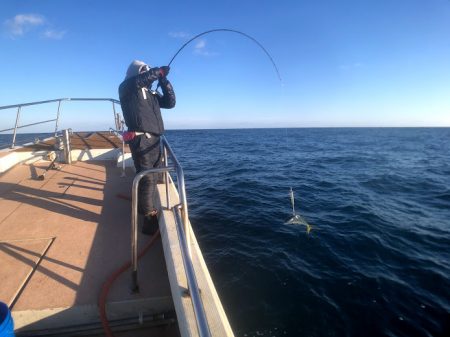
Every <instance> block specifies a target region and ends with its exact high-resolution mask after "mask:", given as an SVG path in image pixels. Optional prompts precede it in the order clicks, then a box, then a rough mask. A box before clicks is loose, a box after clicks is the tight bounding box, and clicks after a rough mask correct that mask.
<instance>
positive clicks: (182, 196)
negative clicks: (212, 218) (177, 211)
mask: <svg viewBox="0 0 450 337" xmlns="http://www.w3.org/2000/svg"><path fill="white" fill-rule="evenodd" d="M176 170H177V180H178V184H179V185H178V193H179V194H180V202H181V204H182V206H183V207H182V209H181V216H182V218H183V224H184V233H185V235H186V245H187V248H188V252H189V258H192V252H191V231H190V226H189V215H188V208H187V200H186V193H185V191H186V190H185V184H184V174H183V169H182V168H181V166H179V165H177V167H176Z"/></svg>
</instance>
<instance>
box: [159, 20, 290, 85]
mask: <svg viewBox="0 0 450 337" xmlns="http://www.w3.org/2000/svg"><path fill="white" fill-rule="evenodd" d="M214 32H229V33H236V34H239V35H242V36H245V37H246V38H248V39H250V40H251V41H253V42H254V43H256V44H257V45H258V46H259V47H260V48H261V49H262V50H263V51H264V53H265V54H266V55H267V57H268V58H269V59H270V62H271V63H272V65H273V67H274V69H275V71H276V73H277V76H278V79H279V80H280V82H281V83H282V82H283V81H282V79H281V75H280V72H279V70H278V67H277V65H276V63H275V61H274V60H273V58H272V56H271V55H270V54H269V52H268V51H267V49H266V48H264V46H263V45H262V44H261V43H260V42H258V40H256V39H255V38H254V37H252V36H250V35H248V34H246V33H244V32H241V31H239V30H235V29H228V28H217V29H211V30H207V31H205V32H203V33H200V34H197V35H195V36H194V37H193V38H191V39H190V40H189V41H187V42H186V43H184V44H183V45H182V46H181V47H180V48H179V49H178V50H177V52H176V53H175V55H174V56H173V57H172V59H171V60H170V62H169V64H168V66H169V67H170V65H171V64H172V62H173V61H174V60H175V58H176V57H177V56H178V54H179V53H180V52H181V51H182V50H183V49H184V48H185V47H186V46H187V45H188V44H190V43H191V42H192V41H194V40H196V39H198V38H199V37H201V36H203V35H206V34H210V33H214ZM158 87H159V84H158Z"/></svg>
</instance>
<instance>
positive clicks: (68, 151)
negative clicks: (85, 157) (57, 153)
mask: <svg viewBox="0 0 450 337" xmlns="http://www.w3.org/2000/svg"><path fill="white" fill-rule="evenodd" d="M63 135H64V139H63V142H64V159H65V161H66V164H69V165H70V164H72V153H71V148H70V135H69V129H65V130H64V132H63Z"/></svg>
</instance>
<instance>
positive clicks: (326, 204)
mask: <svg viewBox="0 0 450 337" xmlns="http://www.w3.org/2000/svg"><path fill="white" fill-rule="evenodd" d="M167 138H168V140H169V142H170V143H171V144H172V147H173V148H174V151H175V153H176V154H177V156H178V157H179V160H180V162H181V164H182V166H183V168H184V171H185V176H186V184H187V195H188V202H189V206H190V209H189V211H190V217H191V221H192V223H193V226H194V230H195V232H196V234H197V237H198V239H199V242H200V246H201V248H202V251H203V253H204V256H205V259H206V262H207V265H208V267H209V269H210V271H211V274H212V277H213V280H214V282H215V284H216V287H217V289H218V292H219V295H220V298H221V300H222V302H223V305H224V307H225V310H226V312H227V314H228V317H229V320H230V322H231V325H232V327H233V328H234V330H235V334H236V336H246V337H247V336H248V337H250V336H381V335H385V336H445V335H447V334H449V335H450V327H449V322H450V158H449V156H450V129H448V128H348V129H346V128H339V129H333V128H330V129H328V128H324V129H246V130H192V131H169V132H168V133H167ZM290 187H292V188H293V189H294V191H295V194H296V207H297V211H299V213H300V214H302V215H303V216H304V217H305V218H307V220H308V221H309V222H310V223H311V224H312V225H313V229H312V232H311V234H310V235H307V234H306V230H305V227H304V226H295V225H285V224H284V222H285V221H286V220H287V219H288V218H289V216H290V215H291V212H292V211H291V206H290V200H289V195H288V192H289V188H290Z"/></svg>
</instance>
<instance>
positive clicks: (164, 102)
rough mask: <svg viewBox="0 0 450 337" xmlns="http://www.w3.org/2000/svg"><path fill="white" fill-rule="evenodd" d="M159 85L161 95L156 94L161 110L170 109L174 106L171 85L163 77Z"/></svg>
mask: <svg viewBox="0 0 450 337" xmlns="http://www.w3.org/2000/svg"><path fill="white" fill-rule="evenodd" d="M159 84H160V86H161V89H162V92H163V95H160V94H158V96H157V98H158V103H159V106H160V107H161V108H164V109H172V108H173V107H174V106H175V103H176V99H175V91H173V87H172V84H170V82H169V80H168V79H167V78H166V77H165V76H163V77H161V78H160V79H159Z"/></svg>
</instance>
